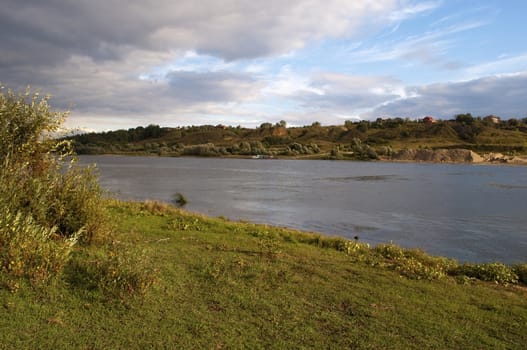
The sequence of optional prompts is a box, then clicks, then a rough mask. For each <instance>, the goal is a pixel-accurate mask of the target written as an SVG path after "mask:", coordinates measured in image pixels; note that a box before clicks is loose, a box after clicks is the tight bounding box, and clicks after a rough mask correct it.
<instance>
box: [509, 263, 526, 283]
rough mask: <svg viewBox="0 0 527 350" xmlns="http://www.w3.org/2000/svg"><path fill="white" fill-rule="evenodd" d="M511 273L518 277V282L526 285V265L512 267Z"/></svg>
mask: <svg viewBox="0 0 527 350" xmlns="http://www.w3.org/2000/svg"><path fill="white" fill-rule="evenodd" d="M512 271H513V272H514V273H515V274H516V275H518V282H520V283H523V284H527V264H517V265H513V266H512Z"/></svg>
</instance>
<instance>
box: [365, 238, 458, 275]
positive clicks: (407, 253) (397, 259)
mask: <svg viewBox="0 0 527 350" xmlns="http://www.w3.org/2000/svg"><path fill="white" fill-rule="evenodd" d="M374 252H375V253H376V254H378V255H379V256H380V257H381V258H383V259H385V260H384V261H381V262H380V263H379V264H380V265H384V266H386V267H388V268H391V269H394V270H395V271H398V272H399V273H400V274H401V275H403V276H406V277H408V278H412V279H428V280H433V279H440V278H444V277H446V276H447V275H448V274H449V272H450V271H451V270H452V269H453V268H455V267H457V262H456V261H455V260H452V259H447V258H442V257H434V256H431V255H428V254H426V253H425V252H423V251H422V250H419V249H403V248H401V247H399V246H396V245H394V244H380V245H378V246H377V247H375V248H374Z"/></svg>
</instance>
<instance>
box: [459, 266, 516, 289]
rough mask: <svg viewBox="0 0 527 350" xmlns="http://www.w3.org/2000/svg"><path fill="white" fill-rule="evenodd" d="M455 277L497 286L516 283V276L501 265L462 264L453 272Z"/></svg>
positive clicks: (511, 270)
mask: <svg viewBox="0 0 527 350" xmlns="http://www.w3.org/2000/svg"><path fill="white" fill-rule="evenodd" d="M453 273H455V274H457V275H462V276H463V275H464V276H467V277H470V278H477V279H479V280H482V281H489V282H495V283H499V284H509V283H512V284H515V283H518V279H519V278H518V275H517V274H516V273H515V271H513V269H511V268H510V267H509V266H507V265H505V264H502V263H497V262H495V263H487V264H463V265H461V266H459V267H458V268H456V269H454V270H453Z"/></svg>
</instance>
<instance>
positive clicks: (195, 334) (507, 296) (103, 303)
mask: <svg viewBox="0 0 527 350" xmlns="http://www.w3.org/2000/svg"><path fill="white" fill-rule="evenodd" d="M64 116H65V115H64V114H62V113H56V112H53V111H52V110H51V109H50V107H49V106H48V99H47V98H46V97H44V98H42V97H40V96H38V95H37V94H30V92H29V91H28V92H26V94H23V95H14V94H12V93H11V92H7V93H5V94H4V93H2V94H1V95H0V121H1V122H2V125H4V128H3V129H2V130H1V131H0V145H1V146H2V147H1V150H2V151H1V152H2V153H1V154H0V157H1V158H0V160H1V161H2V165H3V167H2V172H1V174H0V315H1V316H2V317H0V348H5V349H27V348H31V349H33V348H34V349H49V348H53V349H71V348H89V349H108V348H127V349H128V348H130V349H143V348H181V349H195V348H215V349H224V348H225V349H226V348H301V347H304V348H336V349H340V348H356V349H378V348H393V349H412V348H415V349H421V348H427V349H444V348H462V349H480V348H493V349H521V348H523V347H524V344H525V343H527V334H526V333H525V328H526V327H527V289H526V288H527V265H526V264H519V265H514V266H508V265H505V264H501V263H489V264H459V263H458V262H456V261H454V260H451V259H447V258H442V257H432V256H429V255H427V254H426V253H424V252H422V251H420V250H416V249H410V250H409V249H402V248H400V247H397V246H395V245H392V244H385V245H379V246H376V247H369V246H368V245H367V244H365V243H362V242H359V241H357V240H348V239H344V238H340V237H327V236H323V235H320V234H316V233H306V232H300V231H295V230H290V229H286V228H280V227H271V226H266V225H256V224H251V223H242V222H230V221H228V220H226V219H223V218H207V217H204V216H200V215H196V214H192V213H189V212H186V211H184V210H182V209H181V208H176V207H173V206H171V205H168V204H165V203H158V202H145V203H132V202H120V201H117V200H112V199H105V198H104V196H103V193H102V191H101V189H100V187H99V185H98V183H97V176H96V173H95V172H94V169H92V168H89V169H82V168H78V167H77V166H76V163H75V158H74V157H73V156H72V154H71V152H70V149H69V145H68V143H67V142H66V143H65V142H63V141H56V140H53V139H52V138H50V137H49V135H50V134H51V133H52V132H53V131H55V130H56V128H57V127H58V126H59V125H60V124H61V122H62V120H63V117H64ZM180 204H181V203H180ZM110 218H111V219H110Z"/></svg>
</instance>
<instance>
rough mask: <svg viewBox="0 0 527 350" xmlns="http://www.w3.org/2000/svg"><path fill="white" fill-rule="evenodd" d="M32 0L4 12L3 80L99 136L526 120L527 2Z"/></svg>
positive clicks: (0, 25)
mask: <svg viewBox="0 0 527 350" xmlns="http://www.w3.org/2000/svg"><path fill="white" fill-rule="evenodd" d="M156 5H157V6H156V7H153V6H151V5H149V2H148V1H141V0H135V1H131V2H130V1H125V0H112V1H102V0H93V1H77V2H75V3H71V2H69V1H66V0H53V1H36V0H35V1H26V2H20V1H15V0H6V4H5V5H4V6H3V7H2V8H1V9H0V33H1V34H0V39H2V42H3V43H5V45H3V46H4V47H3V48H2V49H1V50H2V55H0V81H1V82H2V84H4V85H5V86H7V87H9V88H12V89H15V90H16V89H23V88H24V87H25V86H27V85H31V86H32V87H34V88H37V89H40V90H42V91H43V92H45V93H50V94H51V95H52V96H53V99H52V101H53V102H54V103H55V105H56V106H57V107H58V108H69V109H71V116H70V118H69V119H68V122H67V125H68V126H70V127H78V128H84V129H93V130H108V129H117V128H129V127H135V126H138V125H147V124H150V123H154V124H159V125H162V126H177V125H200V124H219V123H222V124H228V125H244V126H248V127H254V126H258V125H259V124H261V123H263V122H276V121H279V120H282V119H284V120H286V121H287V122H288V124H289V125H308V124H311V123H312V122H314V121H319V122H321V123H322V124H325V125H330V124H332V125H335V124H341V123H343V122H344V121H345V120H347V119H376V118H378V117H409V118H419V117H422V116H424V115H434V116H436V117H438V118H451V117H452V116H454V115H455V114H456V113H465V112H471V113H473V114H474V115H482V116H484V115H488V114H497V115H500V116H502V117H503V118H511V117H516V118H525V117H527V106H526V102H525V101H524V98H523V96H526V93H527V40H525V38H524V36H525V34H527V24H526V21H525V19H524V18H523V17H524V15H525V14H526V13H527V2H524V1H492V0H489V1H485V0H482V1H472V0H463V1H458V0H437V1H436V0H428V1H411V0H399V1H397V0H378V1H366V0H363V1H361V0H357V1H353V2H351V1H345V0H325V1H301V0H291V1H288V2H287V3H285V2H283V1H275V0H273V1H268V2H265V3H264V2H261V3H260V2H254V1H242V0H226V1H223V2H221V3H220V2H216V1H211V0H202V1H199V2H196V1H190V0H178V1H169V0H160V1H158V2H157V4H156Z"/></svg>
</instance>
